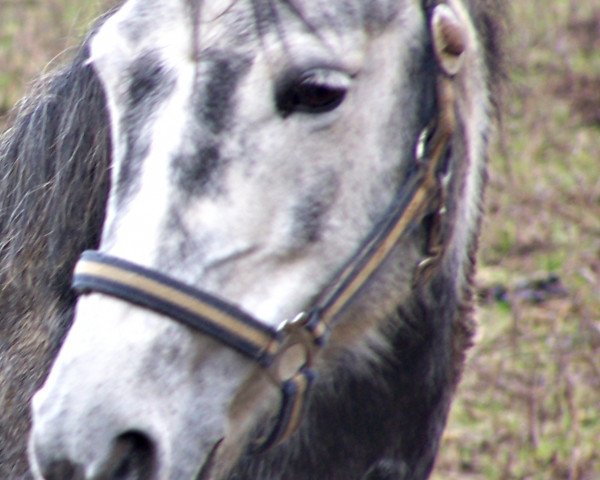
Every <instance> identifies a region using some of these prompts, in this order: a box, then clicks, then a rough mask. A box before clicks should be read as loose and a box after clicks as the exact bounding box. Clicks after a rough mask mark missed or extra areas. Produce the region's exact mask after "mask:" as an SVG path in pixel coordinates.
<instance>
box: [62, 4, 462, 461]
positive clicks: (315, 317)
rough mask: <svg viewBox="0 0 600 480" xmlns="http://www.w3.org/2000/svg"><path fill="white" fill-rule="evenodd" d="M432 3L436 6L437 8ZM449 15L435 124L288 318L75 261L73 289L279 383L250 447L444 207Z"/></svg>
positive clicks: (112, 261) (290, 415)
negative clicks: (219, 347) (383, 200)
mask: <svg viewBox="0 0 600 480" xmlns="http://www.w3.org/2000/svg"><path fill="white" fill-rule="evenodd" d="M440 7H443V8H442V10H438V9H439V8H440ZM448 18H450V20H448ZM457 22H458V21H457V20H456V17H455V16H453V13H452V11H451V10H450V9H448V7H446V6H445V5H438V6H437V7H436V9H435V10H434V12H433V16H432V21H431V29H432V37H433V40H434V50H435V51H436V54H437V57H438V64H439V66H440V69H441V70H442V71H441V72H440V75H439V77H438V85H437V90H438V91H437V100H438V116H437V118H436V121H435V125H433V126H432V128H431V129H428V130H427V131H426V132H425V134H424V135H422V137H423V139H424V141H423V144H422V145H421V146H420V148H419V153H417V154H416V160H415V161H416V164H417V172H416V174H415V175H413V177H412V178H410V179H409V180H408V181H407V183H406V184H405V185H403V186H402V188H401V189H400V190H399V194H398V196H397V197H396V198H395V199H394V201H393V202H392V205H391V206H390V207H389V208H388V210H387V211H386V213H385V214H384V215H383V217H382V220H381V221H380V222H379V224H378V225H377V226H376V227H375V228H374V229H373V231H372V232H371V233H370V234H369V236H368V237H367V238H366V239H365V240H364V241H363V243H362V244H361V246H360V248H359V249H358V251H357V252H356V253H355V254H354V255H353V257H352V258H350V259H349V260H348V261H347V262H346V264H345V265H344V267H343V268H342V269H341V270H340V271H339V272H338V274H337V275H336V276H335V277H334V279H333V280H332V281H331V282H330V283H329V285H328V286H327V287H326V288H325V289H324V290H323V291H322V293H321V295H320V296H319V297H318V300H317V301H316V302H315V304H314V305H313V306H312V307H311V308H310V309H308V310H307V311H306V312H305V313H302V314H301V315H299V316H298V317H297V318H296V319H295V320H293V321H291V322H284V323H283V324H282V326H281V327H280V328H277V329H274V328H272V327H270V326H268V325H265V324H264V323H262V322H260V321H259V320H257V319H256V318H255V317H253V316H252V315H250V314H249V313H247V312H244V311H243V310H241V309H240V308H238V307H236V306H234V305H232V304H231V303H229V302H227V301H224V300H222V299H220V298H218V297H216V296H214V295H211V294H208V293H206V292H203V291H201V290H198V289H196V288H194V287H192V286H190V285H186V284H184V283H182V282H180V281H178V280H175V279H173V278H171V277H169V276H167V275H164V274H162V273H159V272H156V271H154V270H151V269H148V268H145V267H142V266H140V265H136V264H134V263H131V262H128V261H126V260H123V259H119V258H115V257H112V256H109V255H106V254H103V253H100V252H97V251H86V252H84V253H83V254H82V256H81V259H80V260H79V262H78V263H77V265H76V268H75V272H74V277H73V288H74V289H75V291H77V292H78V293H79V294H87V293H91V292H99V293H103V294H105V295H109V296H112V297H115V298H119V299H121V300H124V301H126V302H129V303H132V304H135V305H138V306H140V307H143V308H146V309H149V310H152V311H154V312H157V313H159V314H161V315H164V316H166V317H169V318H171V319H173V320H176V321H178V322H180V323H182V324H184V325H187V326H188V327H190V328H193V329H194V330H197V331H199V332H201V333H203V334H205V335H208V336H210V337H212V338H214V339H216V340H217V341H219V342H221V343H222V344H224V345H226V346H228V347H230V348H232V349H234V350H236V351H237V352H239V353H240V354H242V355H244V356H246V357H247V358H248V359H250V360H252V361H254V362H256V363H257V364H258V365H259V366H260V367H261V368H263V369H264V370H265V371H266V372H267V375H268V377H269V378H271V379H273V381H274V382H275V383H276V384H277V385H278V386H279V389H280V392H281V402H280V408H279V413H278V414H277V417H276V419H275V421H274V424H273V427H272V430H271V431H270V433H268V434H267V435H266V436H265V437H263V438H261V439H259V440H258V441H257V442H256V444H255V445H253V451H255V452H260V451H264V450H266V449H268V448H270V447H272V446H274V445H277V444H279V443H281V442H283V441H284V440H286V439H287V438H288V437H289V436H290V435H291V434H292V433H293V432H294V431H295V430H296V428H297V427H298V425H299V422H300V419H301V418H302V413H303V411H304V408H305V404H306V399H307V398H308V397H309V395H308V392H309V391H310V388H311V385H312V384H313V383H314V379H315V376H316V373H315V371H314V370H313V368H312V366H313V360H314V358H315V357H316V356H317V355H318V354H319V352H320V351H321V350H322V349H323V348H324V347H325V346H326V345H327V342H328V340H329V336H330V334H331V332H332V330H333V329H334V328H335V326H336V324H337V323H338V322H339V320H340V319H341V318H342V316H343V312H344V310H345V309H346V307H347V306H348V305H350V304H351V303H352V302H353V301H354V299H355V298H356V297H357V296H358V295H359V294H360V292H361V290H362V289H363V288H364V287H365V285H367V284H368V283H369V281H370V280H371V278H373V276H374V275H375V274H376V272H377V271H378V270H379V268H380V266H381V265H382V264H383V263H384V262H385V260H386V259H387V258H388V256H389V255H390V253H391V252H392V250H393V249H394V247H395V246H397V245H398V244H399V243H400V241H401V239H402V238H403V237H404V236H406V235H407V233H408V232H410V231H411V229H412V228H414V227H415V226H416V225H418V224H419V223H420V222H421V221H422V220H423V218H424V217H425V216H427V215H429V214H432V213H433V214H436V215H437V216H439V215H441V211H442V210H443V207H444V202H443V197H444V195H443V193H444V192H443V186H442V181H441V177H442V176H443V174H444V173H445V172H444V170H445V168H446V166H445V163H446V162H445V161H444V160H445V157H446V150H447V146H448V144H449V142H450V138H451V137H452V134H453V132H454V129H455V112H454V104H455V101H454V87H453V83H452V79H451V76H452V75H454V74H455V73H456V72H457V71H458V70H457V69H458V68H459V66H460V65H459V63H460V55H461V54H462V51H463V50H464V48H465V46H464V44H463V42H464V38H462V37H460V36H459V35H458V33H460V25H459V24H458V23H457ZM457 32H458V33H457ZM425 138H426V140H425ZM441 250H442V249H439V248H438V249H435V251H434V252H433V253H432V257H429V258H425V259H424V260H423V261H422V262H421V264H423V265H424V264H430V263H431V260H432V259H435V258H438V257H439V255H441ZM298 346H299V347H300V349H301V351H302V355H301V357H300V360H297V361H296V363H295V369H293V370H292V371H291V372H288V373H282V372H281V371H280V370H281V368H280V367H281V364H282V363H285V361H286V360H287V359H288V358H287V357H289V356H290V352H292V350H293V349H294V348H296V349H297V347H298Z"/></svg>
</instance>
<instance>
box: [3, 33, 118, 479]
mask: <svg viewBox="0 0 600 480" xmlns="http://www.w3.org/2000/svg"><path fill="white" fill-rule="evenodd" d="M87 56H88V51H87V44H84V46H83V47H82V48H81V49H80V51H79V52H78V54H77V55H76V56H75V58H74V59H73V61H72V62H71V63H70V64H69V65H67V66H66V67H64V68H62V69H61V70H59V71H57V72H55V73H54V74H52V75H51V76H49V77H47V78H45V79H43V80H42V81H41V82H40V83H39V85H38V86H37V87H36V90H37V92H36V93H35V94H34V95H32V96H30V97H29V98H27V99H26V100H25V101H24V102H23V103H22V104H21V105H20V107H19V108H18V110H17V111H16V112H15V113H14V114H13V117H14V121H13V122H12V127H11V128H10V129H9V130H8V131H6V132H5V133H4V134H3V136H2V138H1V142H0V165H1V167H0V168H1V173H0V305H2V316H1V317H0V372H2V373H1V375H0V404H1V405H2V408H1V409H0V478H11V479H12V478H19V477H20V476H21V475H25V472H26V470H27V466H26V464H25V461H24V460H25V459H24V458H22V456H23V451H24V446H25V442H26V439H27V432H28V429H29V422H28V417H29V403H30V397H31V394H32V393H33V392H34V391H35V390H36V389H37V388H39V386H40V383H41V381H42V379H43V378H44V377H45V374H46V370H47V368H48V364H49V362H50V360H51V359H52V358H53V357H54V355H55V353H56V351H57V349H58V347H59V345H60V343H61V341H62V338H63V336H64V332H65V331H66V328H67V327H68V323H69V322H70V316H71V315H70V313H69V310H70V309H71V307H72V304H73V301H74V298H73V296H72V293H71V291H70V287H69V283H70V277H71V271H72V268H73V265H74V263H75V261H76V258H77V256H78V255H79V253H80V252H81V251H82V250H83V249H85V248H93V247H95V246H96V245H97V243H98V240H99V235H100V232H101V227H102V223H103V219H104V208H105V201H106V197H107V193H108V175H107V173H108V166H109V163H110V136H109V124H108V118H107V113H106V109H105V100H104V95H103V93H102V89H101V86H100V84H99V82H98V79H97V78H96V76H95V74H94V72H93V70H92V67H91V66H89V65H87V64H86V59H87Z"/></svg>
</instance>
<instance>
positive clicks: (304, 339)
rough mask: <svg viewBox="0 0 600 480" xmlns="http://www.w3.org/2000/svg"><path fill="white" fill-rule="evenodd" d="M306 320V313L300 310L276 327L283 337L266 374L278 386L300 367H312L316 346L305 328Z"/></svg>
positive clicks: (291, 376)
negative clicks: (290, 318)
mask: <svg viewBox="0 0 600 480" xmlns="http://www.w3.org/2000/svg"><path fill="white" fill-rule="evenodd" d="M307 322H308V314H307V313H306V312H301V313H299V314H298V315H296V316H295V317H294V318H293V319H292V320H285V321H283V322H281V324H280V325H279V326H278V327H277V331H278V332H280V333H281V335H282V337H283V338H282V339H281V344H280V347H279V348H278V350H277V352H276V353H275V354H274V356H273V362H272V364H271V365H270V366H269V368H268V369H267V374H268V376H269V378H270V379H271V380H272V381H273V382H274V383H275V384H276V385H278V386H279V385H282V384H283V383H285V382H286V381H288V380H290V379H292V378H293V377H294V376H295V375H296V374H297V373H298V372H299V371H301V370H302V369H306V368H308V369H310V368H312V365H313V360H314V354H315V349H316V347H315V345H314V341H313V337H312V335H311V333H310V332H309V331H308V330H307V328H306V324H307Z"/></svg>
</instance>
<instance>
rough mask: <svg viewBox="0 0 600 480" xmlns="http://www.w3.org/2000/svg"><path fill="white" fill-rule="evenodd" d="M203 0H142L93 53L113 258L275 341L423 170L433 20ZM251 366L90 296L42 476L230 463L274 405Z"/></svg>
mask: <svg viewBox="0 0 600 480" xmlns="http://www.w3.org/2000/svg"><path fill="white" fill-rule="evenodd" d="M200 3H204V4H203V5H202V8H200V7H198V6H197V4H196V2H189V1H182V0H171V1H149V0H130V1H129V2H127V3H126V4H125V5H124V6H123V7H122V8H121V9H120V10H119V11H118V12H117V13H116V14H114V15H113V16H112V17H111V18H110V19H109V20H108V21H106V23H105V24H104V25H103V26H102V28H101V29H100V30H99V32H98V33H97V34H96V36H95V38H94V40H93V43H92V49H91V57H90V62H92V64H93V66H94V68H95V70H96V72H97V74H98V75H99V77H100V79H101V81H102V83H103V86H104V88H105V92H106V96H107V101H108V106H109V111H110V116H111V125H112V137H113V148H114V152H113V169H112V187H111V193H110V199H109V202H108V206H107V219H106V222H105V228H104V232H103V238H102V243H101V246H100V250H101V251H103V252H106V253H109V254H111V255H115V256H118V257H120V258H123V259H126V260H130V261H132V262H136V263H138V264H140V265H143V266H146V267H149V268H153V269H155V270H158V271H160V272H163V273H165V274H168V275H170V276H172V277H174V278H177V279H179V280H181V281H184V282H186V283H188V284H190V285H194V286H196V287H197V288H200V289H202V290H204V291H207V292H210V293H212V294H215V295H218V296H220V297H223V298H225V299H227V300H228V301H229V302H231V303H233V304H236V305H238V306H239V307H241V308H242V309H244V310H246V311H248V312H251V313H252V314H253V315H254V316H256V317H257V318H258V319H260V320H261V321H263V322H265V323H266V324H269V325H271V326H275V325H277V324H278V323H279V322H281V321H282V320H284V319H286V318H290V317H293V316H294V315H295V314H296V313H298V312H299V311H301V310H303V309H304V308H306V307H307V306H308V305H309V304H310V302H311V300H312V299H313V298H314V297H315V296H316V295H317V294H318V293H319V291H320V290H321V289H322V288H323V287H324V285H325V284H326V283H327V281H328V280H329V279H330V278H331V277H332V276H333V275H334V273H335V271H336V270H337V269H338V268H339V267H340V266H341V265H342V264H343V262H344V260H345V259H346V258H348V257H350V256H351V255H352V253H353V252H354V251H355V249H356V247H357V245H358V244H359V243H360V241H361V240H362V239H363V238H364V237H365V235H367V233H368V232H369V230H370V229H371V228H372V227H373V225H374V224H375V223H376V222H377V220H378V219H379V217H380V215H381V213H382V212H383V211H384V210H385V207H386V206H387V205H388V204H389V202H390V201H391V199H392V198H393V196H394V194H395V192H396V188H397V185H399V184H400V183H401V180H402V178H403V177H404V175H405V174H406V169H407V168H409V167H408V164H409V162H410V160H411V159H412V158H413V153H412V152H413V151H414V147H415V142H416V138H417V137H418V134H419V131H420V129H421V128H422V126H423V123H424V121H423V118H421V117H422V116H424V114H423V113H422V112H423V105H421V103H422V99H423V92H424V90H425V89H426V85H427V84H428V81H427V80H426V79H425V78H424V77H423V70H422V65H421V62H422V59H423V57H424V50H425V47H424V46H423V45H424V44H425V43H426V42H425V31H426V29H425V21H424V18H423V14H422V12H421V10H420V8H419V5H418V3H419V2H414V1H406V2H389V3H390V5H391V4H392V3H396V4H397V5H396V6H390V5H387V4H384V3H386V2H382V1H377V2H364V5H362V6H360V8H357V5H356V2H342V1H336V2H329V1H323V2H313V1H310V2H309V1H296V2H281V3H279V2H264V4H263V2H262V1H256V2H246V1H237V2H229V1H227V2H220V1H215V2H198V4H200ZM254 369H255V366H254V365H253V364H251V363H250V362H248V360H247V359H245V358H243V357H241V356H240V355H239V354H237V353H235V352H234V351H232V350H230V349H229V348H227V347H225V346H223V345H220V344H218V343H216V342H215V341H214V340H211V339H209V338H206V337H204V336H203V335H200V334H198V333H196V332H192V331H190V330H188V329H187V328H186V327H184V326H181V325H179V324H175V323H174V322H172V321H171V320H169V319H167V318H164V317H161V316H159V315H158V314H154V313H150V312H148V311H145V310H142V309H139V308H136V307H135V306H132V305H129V304H126V303H123V302H120V301H118V300H114V299H109V298H106V297H104V296H102V295H100V294H93V295H89V296H86V297H84V298H81V299H80V300H79V302H78V305H77V308H76V314H75V321H74V325H73V327H72V329H71V331H70V332H69V334H68V337H67V339H66V341H65V344H64V346H63V348H62V350H61V352H60V354H59V356H58V358H57V360H56V363H55V365H54V367H53V370H52V372H51V374H50V376H49V378H48V380H47V382H46V384H45V385H44V387H43V389H42V390H41V391H40V392H39V393H38V394H37V395H36V397H35V400H34V424H35V425H34V434H33V436H32V442H31V451H32V452H33V454H32V457H33V461H34V465H35V468H36V469H37V470H38V475H41V474H42V473H43V474H44V475H47V476H48V478H59V477H60V478H66V476H65V475H66V474H65V472H66V471H67V470H68V468H70V469H71V470H69V471H72V469H73V468H74V467H73V465H75V466H76V469H78V471H79V472H80V473H81V474H83V475H84V478H100V477H101V478H113V477H114V478H117V477H118V478H142V477H143V478H161V479H185V478H192V477H194V475H196V474H197V473H198V470H199V468H200V466H202V465H203V464H204V463H205V462H206V459H207V457H208V456H209V454H210V452H211V449H212V448H213V446H214V445H215V444H216V443H217V442H218V441H219V440H220V439H221V438H222V437H226V438H228V439H231V438H232V437H234V438H233V441H231V442H229V441H228V440H226V442H225V445H228V447H227V448H229V450H228V451H229V452H230V453H229V457H227V456H226V457H223V458H226V459H227V460H222V461H223V462H225V461H227V462H230V461H232V460H233V459H234V458H235V456H236V455H238V454H239V453H240V451H241V447H242V446H243V444H244V441H245V440H244V438H245V437H244V435H245V434H246V433H247V431H248V430H249V429H250V428H251V427H252V426H253V423H254V422H255V421H256V418H255V417H253V416H252V414H254V413H255V412H257V411H261V409H264V408H267V407H269V408H273V409H275V408H276V405H275V404H274V398H275V396H274V395H275V393H276V392H273V391H269V389H267V388H254V389H253V391H254V394H253V396H252V395H245V398H244V400H243V402H242V407H240V405H239V403H240V401H239V399H238V400H235V398H236V393H237V392H238V390H239V389H240V386H241V385H242V384H244V382H246V383H247V380H248V378H249V376H250V375H251V374H252V372H253V371H254ZM256 381H257V382H260V380H256ZM246 397H248V398H246ZM249 397H252V398H249ZM246 407H248V410H249V412H248V415H246V416H240V415H236V421H235V422H233V423H231V424H229V423H228V418H230V416H231V411H232V408H233V410H235V411H236V412H238V411H245V409H246ZM250 407H252V408H250ZM242 417H243V418H242ZM238 447H239V448H238ZM132 458H133V459H134V460H131V459H132ZM65 465H69V467H68V468H67V467H65ZM150 470H151V471H152V474H150V473H148V472H150ZM124 472H125V473H124ZM140 472H142V473H140ZM144 472H145V473H144ZM52 475H54V476H52ZM61 475H62V476H61ZM103 475H106V477H104V476H103ZM111 475H112V476H111ZM118 475H122V476H121V477H119V476H118ZM128 475H130V476H128ZM136 475H138V476H136ZM144 475H147V477H146V476H144ZM152 475H154V476H152Z"/></svg>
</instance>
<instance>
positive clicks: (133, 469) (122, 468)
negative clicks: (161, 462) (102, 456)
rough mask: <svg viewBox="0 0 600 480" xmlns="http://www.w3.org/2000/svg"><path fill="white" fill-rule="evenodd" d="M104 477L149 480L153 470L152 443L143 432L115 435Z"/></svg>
mask: <svg viewBox="0 0 600 480" xmlns="http://www.w3.org/2000/svg"><path fill="white" fill-rule="evenodd" d="M107 470H109V472H108V474H107V475H106V477H103V478H107V479H109V480H141V479H144V480H149V479H152V478H153V472H154V445H153V443H152V441H151V440H150V439H149V438H148V437H147V436H146V435H144V434H143V433H140V432H127V433H124V434H123V435H120V436H119V437H117V439H116V441H115V445H114V448H113V452H112V455H111V458H110V460H109V465H108V468H107Z"/></svg>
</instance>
